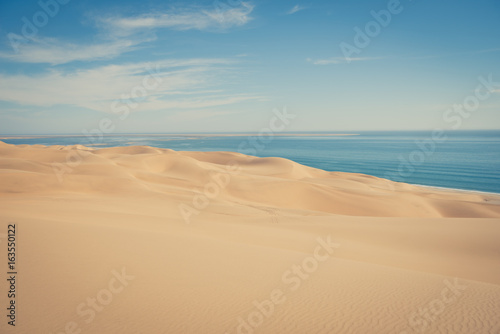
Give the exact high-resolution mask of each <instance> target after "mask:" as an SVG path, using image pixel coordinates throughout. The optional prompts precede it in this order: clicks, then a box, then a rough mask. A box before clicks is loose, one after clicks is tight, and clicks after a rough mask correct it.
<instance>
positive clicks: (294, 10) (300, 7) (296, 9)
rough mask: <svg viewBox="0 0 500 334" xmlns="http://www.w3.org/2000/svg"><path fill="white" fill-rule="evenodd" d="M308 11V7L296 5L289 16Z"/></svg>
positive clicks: (288, 13) (289, 12)
mask: <svg viewBox="0 0 500 334" xmlns="http://www.w3.org/2000/svg"><path fill="white" fill-rule="evenodd" d="M304 9H306V7H303V6H301V5H295V6H293V7H292V8H291V9H290V10H289V11H288V12H286V13H287V15H291V14H295V13H297V12H300V11H301V10H304Z"/></svg>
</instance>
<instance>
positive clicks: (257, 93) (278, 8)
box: [0, 0, 500, 134]
mask: <svg viewBox="0 0 500 334" xmlns="http://www.w3.org/2000/svg"><path fill="white" fill-rule="evenodd" d="M44 8H45V9H44ZM373 13H377V14H376V15H375V16H377V15H378V16H379V21H376V19H375V17H374V14H373ZM387 14H389V16H387ZM357 28H359V30H355V29H357ZM367 29H368V32H369V34H368V35H367V37H365V39H364V40H361V41H362V42H363V43H364V44H363V43H361V44H360V43H358V44H356V41H358V42H360V40H359V36H358V37H356V35H357V34H358V33H357V31H361V32H362V33H363V34H366V33H367ZM369 29H372V30H369ZM370 35H371V36H370ZM356 38H357V39H356ZM367 40H368V42H367ZM342 45H343V46H344V49H342V47H341V46H342ZM346 45H349V46H351V47H353V48H356V52H355V53H346V52H345V50H346V48H345V46H346ZM343 50H344V52H343ZM350 50H352V48H351V49H350ZM346 57H347V58H346ZM479 77H483V78H488V77H490V81H493V82H499V83H500V2H499V1H498V0H478V1H460V0H443V1H432V0H412V1H410V0H401V1H400V2H398V1H396V0H391V1H378V0H376V1H374V0H371V1H348V0H338V1H326V0H323V1H314V0H310V1H303V2H302V1H298V2H296V1H245V2H241V1H237V0H226V1H224V0H221V1H178V2H173V1H153V0H149V1H140V2H139V1H123V0H122V1H116V0H114V1H111V0H100V1H84V0H78V1H77V0H59V1H57V0H45V1H44V0H41V1H34V0H25V1H22V2H21V1H11V2H7V1H2V2H1V3H0V133H1V134H41V133H81V132H82V131H83V130H84V129H93V128H96V127H97V126H98V124H99V122H100V121H101V120H102V119H103V118H109V119H111V121H112V122H113V125H114V127H113V131H114V132H116V133H148V132H153V133H164V132H201V131H203V132H231V131H259V130H260V129H262V128H263V127H264V126H266V125H267V124H268V122H269V119H270V118H271V117H272V116H273V113H272V110H273V109H274V108H278V109H282V108H283V107H285V106H286V107H287V110H288V111H289V112H290V113H293V114H295V115H297V118H296V119H295V120H294V122H293V123H292V124H291V125H290V128H288V129H287V130H289V131H340V132H352V131H361V130H420V129H423V130H426V129H434V128H446V127H450V125H451V124H447V123H446V122H445V121H444V119H443V115H444V114H445V113H446V111H447V110H448V108H450V107H452V106H453V105H456V104H461V103H463V102H464V100H465V99H467V97H470V96H474V91H475V89H476V87H478V85H479V84H480V81H479V80H478V78H479ZM482 89H485V88H482ZM487 93H488V94H487V95H488V98H486V99H484V100H481V101H480V105H479V106H478V107H477V108H475V109H474V110H473V111H472V112H470V113H469V116H467V117H466V118H464V119H463V122H461V124H460V127H458V128H459V129H498V128H500V84H499V85H493V86H491V85H490V88H489V91H488V92H487ZM120 108H121V109H120ZM124 108H125V109H126V110H127V113H126V117H125V116H124V113H120V112H118V110H125V109H124Z"/></svg>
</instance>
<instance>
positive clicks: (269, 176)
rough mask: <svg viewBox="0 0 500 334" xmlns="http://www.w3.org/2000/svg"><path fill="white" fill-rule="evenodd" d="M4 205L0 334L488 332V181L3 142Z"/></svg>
mask: <svg viewBox="0 0 500 334" xmlns="http://www.w3.org/2000/svg"><path fill="white" fill-rule="evenodd" d="M0 210H1V212H2V214H1V216H0V224H1V225H0V227H1V229H2V230H0V233H6V231H7V225H8V224H9V223H12V222H15V223H16V226H17V227H18V236H17V237H18V243H19V250H18V258H19V281H18V290H19V297H18V300H17V302H18V305H19V308H18V318H17V324H16V327H15V328H13V327H11V326H8V325H7V323H6V321H5V315H4V314H2V318H4V320H3V321H2V323H0V332H1V333H54V334H56V333H57V334H59V333H73V332H74V333H79V332H78V330H80V331H81V333H99V334H107V333H120V334H122V333H125V334H128V333H134V334H135V333H162V334H163V333H221V334H224V333H230V334H233V333H247V334H249V333H287V334H288V333H300V334H303V333H396V334H402V333H407V334H409V333H468V334H469V333H496V334H498V333H500V317H498V314H500V242H499V240H500V196H499V195H493V194H481V193H474V192H460V191H448V190H440V189H433V188H429V187H419V186H414V185H409V184H404V183H396V182H391V181H389V180H385V179H380V178H376V177H373V176H368V175H362V174H350V173H340V172H326V171H322V170H318V169H314V168H310V167H307V166H303V165H300V164H297V163H294V162H292V161H289V160H286V159H281V158H256V157H251V156H246V155H243V154H239V153H231V152H210V153H207V152H176V151H172V150H167V149H159V148H153V147H143V146H130V147H118V148H103V149H91V148H86V147H83V146H79V145H75V146H68V147H64V146H48V147H46V146H42V145H34V146H29V145H19V146H14V145H8V144H5V143H3V142H0ZM4 243H6V240H5V236H3V239H2V235H0V247H1V248H2V249H4V251H3V252H5V246H4ZM0 263H1V266H2V268H4V267H5V266H6V264H5V259H3V260H2V261H1V262H0ZM3 271H4V269H2V272H3ZM2 277H3V276H2ZM0 291H1V293H0V303H1V305H2V309H5V307H3V305H7V304H6V303H7V299H6V293H4V292H5V291H7V284H6V281H5V279H2V281H1V283H0Z"/></svg>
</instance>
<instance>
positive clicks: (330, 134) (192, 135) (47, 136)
mask: <svg viewBox="0 0 500 334" xmlns="http://www.w3.org/2000/svg"><path fill="white" fill-rule="evenodd" d="M122 135H123V136H152V137H153V136H154V137H159V136H172V137H247V136H259V135H261V134H259V133H206V134H205V133H156V134H155V133H142V134H140V133H139V134H138V133H135V134H127V133H116V134H102V136H103V137H112V136H122ZM273 136H275V137H336V136H359V133H273ZM51 137H87V136H86V135H81V134H77V135H10V136H1V137H0V139H36V138H51Z"/></svg>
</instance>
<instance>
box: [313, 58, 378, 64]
mask: <svg viewBox="0 0 500 334" xmlns="http://www.w3.org/2000/svg"><path fill="white" fill-rule="evenodd" d="M376 59H383V57H354V58H345V57H332V58H326V59H311V58H307V59H306V61H307V62H309V63H311V64H313V65H338V64H348V63H350V62H353V61H367V60H376Z"/></svg>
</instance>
